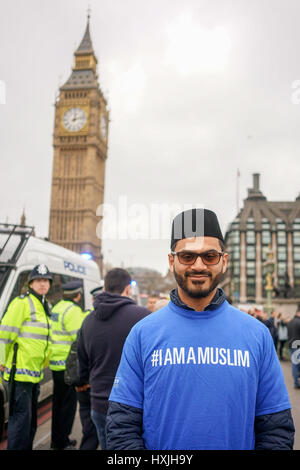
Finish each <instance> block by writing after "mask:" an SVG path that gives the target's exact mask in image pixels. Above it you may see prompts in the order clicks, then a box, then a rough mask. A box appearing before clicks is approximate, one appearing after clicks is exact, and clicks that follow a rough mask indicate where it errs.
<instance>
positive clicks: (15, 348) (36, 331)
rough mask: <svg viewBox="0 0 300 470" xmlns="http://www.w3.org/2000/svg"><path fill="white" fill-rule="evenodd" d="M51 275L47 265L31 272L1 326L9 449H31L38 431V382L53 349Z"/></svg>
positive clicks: (37, 267)
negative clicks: (50, 295) (49, 297)
mask: <svg viewBox="0 0 300 470" xmlns="http://www.w3.org/2000/svg"><path fill="white" fill-rule="evenodd" d="M51 283H52V275H51V273H50V272H49V269H48V268H47V266H46V265H44V264H39V265H37V266H35V268H34V269H33V270H32V271H31V273H30V276H29V281H28V287H29V290H28V292H26V294H24V295H20V296H18V297H16V298H15V299H13V300H12V302H11V303H10V304H9V306H8V309H7V311H6V313H5V315H4V317H3V318H2V321H1V325H0V342H2V343H3V344H4V345H5V360H4V362H5V364H3V366H4V379H5V380H7V381H9V402H10V410H9V414H10V416H9V420H8V434H7V449H9V450H31V449H32V444H33V440H34V436H35V433H36V429H37V403H38V394H39V382H40V381H41V380H42V379H43V367H44V363H45V360H46V358H47V355H48V352H49V346H50V336H51V332H50V329H51V325H50V314H51V311H50V307H49V305H48V302H47V300H46V295H47V294H48V292H49V289H50V287H51Z"/></svg>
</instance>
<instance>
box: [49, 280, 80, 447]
mask: <svg viewBox="0 0 300 470" xmlns="http://www.w3.org/2000/svg"><path fill="white" fill-rule="evenodd" d="M62 291H63V298H62V300H60V301H59V302H58V303H57V304H56V305H55V306H54V307H53V309H52V316H51V320H52V343H51V354H50V369H51V371H52V376H53V384H54V388H53V400H52V424H51V448H52V449H56V450H64V449H72V448H75V446H76V441H75V440H73V439H70V437H69V435H70V434H71V431H72V426H73V422H74V418H75V413H76V406H77V396H76V391H75V388H74V386H73V385H68V384H66V383H65V380H64V375H65V370H66V360H67V357H68V355H69V352H70V349H71V346H72V343H73V342H74V341H75V340H76V338H77V332H78V330H79V328H80V327H81V324H82V322H83V320H84V314H83V312H82V309H81V306H80V301H81V297H82V294H83V283H82V281H80V280H79V281H78V280H76V281H71V282H67V283H66V284H63V285H62Z"/></svg>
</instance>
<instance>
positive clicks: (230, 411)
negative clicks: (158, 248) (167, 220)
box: [107, 209, 295, 450]
mask: <svg viewBox="0 0 300 470" xmlns="http://www.w3.org/2000/svg"><path fill="white" fill-rule="evenodd" d="M227 258H228V254H226V253H224V240H223V237H222V233H221V230H220V227H219V224H218V220H217V217H216V215H215V214H214V213H213V212H212V211H209V210H207V209H194V210H191V211H187V212H185V213H182V214H179V215H178V216H177V217H176V218H175V219H174V221H173V226H172V239H171V253H170V254H169V264H170V269H171V271H172V272H173V273H174V276H175V279H176V281H177V288H176V289H174V290H173V291H172V292H171V301H170V302H169V304H168V305H166V306H165V307H163V308H162V309H161V310H159V311H157V312H155V313H152V314H151V315H148V316H147V317H146V318H145V319H143V320H141V321H140V322H139V323H138V324H137V325H135V326H134V327H133V328H132V330H131V332H130V333H129V335H128V338H127V339H126V342H125V344H124V348H123V353H122V357H121V361H120V365H119V368H118V371H117V381H116V382H115V384H114V386H113V388H112V392H111V395H110V398H109V400H110V406H109V410H108V414H107V444H108V446H107V448H108V449H113V450H123V449H124V450H137V449H156V450H175V449H176V450H178V449H185V450H193V449H199V450H202V449H203V450H204V449H213V450H222V449H223V450H225V449H226V450H227V449H238V450H242V449H255V450H258V449H272V450H273V449H292V448H293V441H294V431H295V429H294V424H293V419H292V415H291V410H290V408H291V405H290V401H289V397H288V393H287V389H286V386H285V383H284V378H283V373H282V370H281V367H280V363H279V360H278V358H277V354H276V351H275V348H274V344H273V341H272V338H271V336H270V333H269V331H268V329H267V328H266V326H265V325H263V324H262V323H261V322H258V321H257V320H256V319H255V318H253V317H251V316H250V315H247V314H246V313H244V312H242V311H240V310H238V309H236V308H235V307H233V306H231V305H230V304H229V303H228V302H227V300H226V298H225V294H224V292H223V291H222V289H220V288H218V287H217V286H218V284H219V282H220V281H221V279H222V277H223V275H224V273H225V271H226V267H227Z"/></svg>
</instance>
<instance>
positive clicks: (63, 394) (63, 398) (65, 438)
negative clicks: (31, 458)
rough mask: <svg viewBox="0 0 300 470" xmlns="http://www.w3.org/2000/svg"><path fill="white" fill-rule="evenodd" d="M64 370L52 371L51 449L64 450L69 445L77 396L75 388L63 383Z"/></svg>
mask: <svg viewBox="0 0 300 470" xmlns="http://www.w3.org/2000/svg"><path fill="white" fill-rule="evenodd" d="M64 373H65V371H64V370H60V371H54V370H53V371H52V376H53V384H54V387H53V400H52V426H51V447H52V448H54V449H64V448H65V447H67V446H68V445H69V444H70V439H69V435H70V434H71V432H72V427H73V423H74V418H75V413H76V405H77V396H76V391H75V388H74V387H73V386H72V385H71V386H70V385H67V384H66V383H65V381H64Z"/></svg>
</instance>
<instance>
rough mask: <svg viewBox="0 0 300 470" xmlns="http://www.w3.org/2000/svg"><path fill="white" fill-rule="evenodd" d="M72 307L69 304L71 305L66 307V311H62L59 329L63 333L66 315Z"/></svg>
mask: <svg viewBox="0 0 300 470" xmlns="http://www.w3.org/2000/svg"><path fill="white" fill-rule="evenodd" d="M73 306H74V305H73V304H71V305H68V306H67V308H66V310H65V311H64V313H63V316H62V319H61V327H62V329H63V331H65V332H66V333H67V330H66V328H65V316H66V313H67V312H68V311H69V310H70V308H72V307H73Z"/></svg>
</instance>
